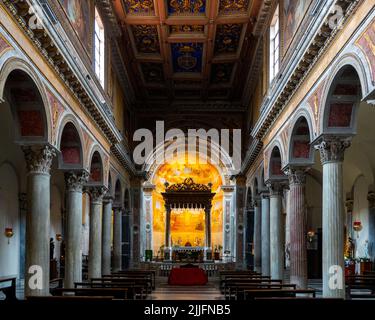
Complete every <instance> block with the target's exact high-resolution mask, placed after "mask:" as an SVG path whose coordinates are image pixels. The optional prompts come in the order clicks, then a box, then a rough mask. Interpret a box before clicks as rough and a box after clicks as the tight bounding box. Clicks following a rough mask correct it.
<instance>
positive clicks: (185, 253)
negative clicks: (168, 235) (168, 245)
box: [172, 246, 205, 262]
mask: <svg viewBox="0 0 375 320" xmlns="http://www.w3.org/2000/svg"><path fill="white" fill-rule="evenodd" d="M204 252H205V247H191V246H186V247H181V246H175V247H172V260H173V261H186V262H202V261H203V260H204Z"/></svg>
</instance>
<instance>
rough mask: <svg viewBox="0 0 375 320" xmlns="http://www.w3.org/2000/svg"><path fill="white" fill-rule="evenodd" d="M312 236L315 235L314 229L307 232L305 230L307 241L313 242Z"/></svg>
mask: <svg viewBox="0 0 375 320" xmlns="http://www.w3.org/2000/svg"><path fill="white" fill-rule="evenodd" d="M314 237H315V232H314V231H312V230H310V231H309V232H307V239H308V240H309V242H313V240H314Z"/></svg>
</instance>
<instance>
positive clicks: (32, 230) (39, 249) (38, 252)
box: [22, 146, 55, 296]
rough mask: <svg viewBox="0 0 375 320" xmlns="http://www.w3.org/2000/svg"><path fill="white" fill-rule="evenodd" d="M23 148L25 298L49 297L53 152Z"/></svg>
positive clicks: (46, 148) (41, 147) (37, 148)
mask: <svg viewBox="0 0 375 320" xmlns="http://www.w3.org/2000/svg"><path fill="white" fill-rule="evenodd" d="M22 149H23V151H24V154H25V160H26V165H27V170H28V175H27V200H28V213H27V217H26V270H25V296H41V295H49V268H50V255H49V234H50V187H51V186H50V168H51V164H52V159H53V157H54V156H55V150H54V149H53V148H51V147H49V146H39V147H23V148H22Z"/></svg>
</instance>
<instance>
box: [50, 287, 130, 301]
mask: <svg viewBox="0 0 375 320" xmlns="http://www.w3.org/2000/svg"><path fill="white" fill-rule="evenodd" d="M51 294H52V295H53V296H66V294H67V296H70V295H69V294H73V295H74V296H96V297H98V296H109V297H112V299H121V300H126V299H127V296H128V290H127V288H63V289H62V288H56V289H54V290H52V292H51Z"/></svg>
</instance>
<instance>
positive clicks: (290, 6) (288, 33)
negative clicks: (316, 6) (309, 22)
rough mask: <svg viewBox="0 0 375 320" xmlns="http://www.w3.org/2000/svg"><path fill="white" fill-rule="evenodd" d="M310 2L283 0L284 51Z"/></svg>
mask: <svg viewBox="0 0 375 320" xmlns="http://www.w3.org/2000/svg"><path fill="white" fill-rule="evenodd" d="M310 4H311V0H304V1H300V0H283V9H282V10H283V17H284V20H283V22H284V23H283V26H284V27H283V37H284V53H285V52H286V51H287V49H288V47H289V46H290V44H291V42H292V40H293V37H294V35H295V33H296V31H297V30H298V28H299V26H300V24H301V22H302V20H303V18H304V16H305V14H306V11H307V9H308V8H309V6H310Z"/></svg>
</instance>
